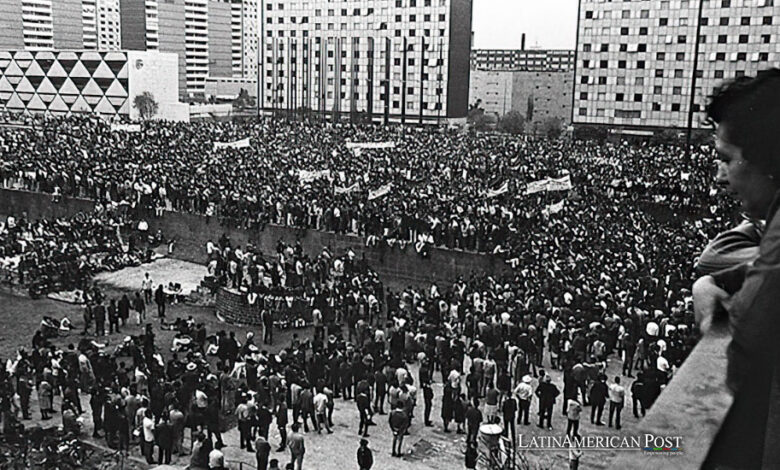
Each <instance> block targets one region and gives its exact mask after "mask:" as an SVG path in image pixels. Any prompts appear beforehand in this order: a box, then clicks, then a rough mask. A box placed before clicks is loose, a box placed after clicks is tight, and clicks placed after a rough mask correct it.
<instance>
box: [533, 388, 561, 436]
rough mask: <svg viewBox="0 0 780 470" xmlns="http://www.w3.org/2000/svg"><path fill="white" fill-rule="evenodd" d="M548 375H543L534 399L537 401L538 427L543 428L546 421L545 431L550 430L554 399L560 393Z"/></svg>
mask: <svg viewBox="0 0 780 470" xmlns="http://www.w3.org/2000/svg"><path fill="white" fill-rule="evenodd" d="M550 382H551V379H550V376H549V375H545V376H544V378H543V379H542V383H540V384H539V386H538V387H536V393H535V395H536V397H537V398H538V399H539V427H540V428H544V422H545V420H546V421H547V429H552V414H553V408H554V407H555V398H556V397H557V396H558V395H559V394H560V393H561V392H560V391H559V390H558V387H556V386H555V385H553V384H552V383H550Z"/></svg>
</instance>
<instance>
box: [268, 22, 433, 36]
mask: <svg viewBox="0 0 780 470" xmlns="http://www.w3.org/2000/svg"><path fill="white" fill-rule="evenodd" d="M348 26H349V24H347V23H341V29H340V31H347V30H349V29H350V28H349V27H348ZM353 29H358V28H353ZM314 30H315V31H321V30H322V25H321V24H320V23H316V24H315V25H314ZM379 30H380V31H387V25H386V24H385V23H382V24H381V25H380V27H379ZM327 31H336V27H335V25H334V24H333V23H328V25H327ZM363 31H366V32H372V31H373V28H371V27H369V28H366V29H364V30H363ZM274 33H276V34H275V35H276V36H277V37H280V38H283V37H284V36H285V32H284V30H278V31H271V30H269V31H266V36H267V37H269V38H272V37H274ZM302 33H303V37H304V38H307V37H309V31H303V32H302ZM432 34H433V31H432V30H431V29H427V28H426V29H424V30H422V35H423V36H424V37H431V36H432ZM445 34H446V30H444V29H440V30H439V36H440V37H444V36H445ZM393 36H394V37H397V38H400V37H403V31H401V30H400V29H396V30H395V31H394V33H393ZM289 37H291V38H295V37H298V31H296V30H291V31H290V36H289ZM409 37H417V30H416V29H410V30H409Z"/></svg>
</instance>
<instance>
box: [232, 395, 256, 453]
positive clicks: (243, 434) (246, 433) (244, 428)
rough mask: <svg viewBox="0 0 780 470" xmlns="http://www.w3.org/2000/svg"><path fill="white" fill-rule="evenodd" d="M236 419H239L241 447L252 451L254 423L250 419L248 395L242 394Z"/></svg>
mask: <svg viewBox="0 0 780 470" xmlns="http://www.w3.org/2000/svg"><path fill="white" fill-rule="evenodd" d="M236 419H237V420H238V435H239V448H240V449H246V450H247V451H249V452H252V423H251V421H250V420H249V406H247V404H246V395H243V394H242V395H241V399H240V402H239V404H238V406H237V407H236Z"/></svg>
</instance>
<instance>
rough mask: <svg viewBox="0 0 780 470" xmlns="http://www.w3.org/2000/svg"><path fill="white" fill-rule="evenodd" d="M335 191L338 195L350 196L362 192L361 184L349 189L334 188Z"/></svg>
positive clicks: (348, 187)
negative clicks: (355, 192)
mask: <svg viewBox="0 0 780 470" xmlns="http://www.w3.org/2000/svg"><path fill="white" fill-rule="evenodd" d="M333 191H334V192H335V193H336V194H349V193H351V192H354V191H360V183H355V184H353V185H352V186H347V187H340V186H335V187H334V188H333Z"/></svg>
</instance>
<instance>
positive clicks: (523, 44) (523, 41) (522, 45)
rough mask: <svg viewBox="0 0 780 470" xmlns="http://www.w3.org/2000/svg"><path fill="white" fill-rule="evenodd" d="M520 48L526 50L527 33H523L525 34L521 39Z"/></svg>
mask: <svg viewBox="0 0 780 470" xmlns="http://www.w3.org/2000/svg"><path fill="white" fill-rule="evenodd" d="M520 50H521V51H524V50H525V33H523V36H522V38H521V39H520Z"/></svg>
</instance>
